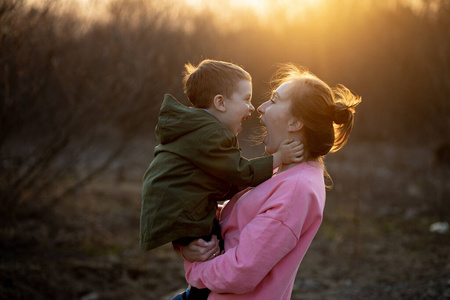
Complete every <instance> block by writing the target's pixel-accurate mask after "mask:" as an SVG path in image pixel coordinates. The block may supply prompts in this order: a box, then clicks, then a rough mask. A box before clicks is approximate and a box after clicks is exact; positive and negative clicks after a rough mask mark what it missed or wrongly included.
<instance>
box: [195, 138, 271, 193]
mask: <svg viewBox="0 0 450 300" xmlns="http://www.w3.org/2000/svg"><path fill="white" fill-rule="evenodd" d="M193 147H195V148H194V149H193V150H194V151H193V153H191V154H190V155H189V158H190V159H191V161H192V162H193V163H194V164H195V165H196V166H197V167H199V168H200V169H202V170H203V171H205V172H207V173H209V174H211V175H212V176H215V177H217V178H220V179H222V180H224V181H227V182H229V183H231V184H232V185H235V186H238V187H248V186H256V185H258V184H260V183H262V182H263V181H265V180H267V179H269V178H270V177H272V173H273V157H272V156H264V157H259V158H256V159H252V160H248V159H246V158H244V157H242V156H241V151H240V150H239V147H238V141H237V138H236V136H235V135H234V134H233V133H232V132H231V131H229V130H228V129H223V130H215V131H213V132H211V133H209V134H208V135H206V136H204V137H203V138H202V139H201V140H200V141H199V143H198V144H197V145H193Z"/></svg>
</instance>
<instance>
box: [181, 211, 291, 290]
mask: <svg viewBox="0 0 450 300" xmlns="http://www.w3.org/2000/svg"><path fill="white" fill-rule="evenodd" d="M297 241H298V240H297V238H296V236H295V234H294V233H293V232H292V231H291V229H290V228H289V227H287V226H286V225H284V224H283V223H282V222H280V221H278V220H276V219H273V218H270V217H263V216H258V217H256V218H255V219H254V220H253V221H252V222H251V223H249V224H248V225H247V226H246V227H245V229H244V230H243V231H242V233H241V238H240V243H239V245H238V246H237V247H235V248H232V249H229V250H227V251H226V252H225V253H224V254H223V255H220V256H218V257H216V258H214V259H213V260H211V261H207V262H204V263H199V262H194V263H191V262H188V261H185V269H186V279H187V281H188V282H189V283H190V284H191V285H193V286H195V287H197V288H209V289H210V290H212V291H214V292H216V293H235V294H244V293H248V292H250V291H252V290H253V289H254V288H255V287H256V286H257V285H258V284H259V282H261V280H262V279H263V278H264V277H265V276H266V275H267V273H269V272H270V270H271V269H272V267H273V266H274V265H275V264H276V263H277V262H279V261H280V260H281V259H282V258H283V257H284V256H285V255H286V254H287V253H289V252H290V251H291V250H292V249H293V248H294V247H295V245H296V244H297Z"/></svg>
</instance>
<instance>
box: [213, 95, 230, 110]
mask: <svg viewBox="0 0 450 300" xmlns="http://www.w3.org/2000/svg"><path fill="white" fill-rule="evenodd" d="M213 103H214V107H215V109H217V110H218V111H221V112H225V111H226V110H227V106H226V104H225V98H224V97H223V96H222V95H220V94H218V95H216V96H215V97H214V100H213Z"/></svg>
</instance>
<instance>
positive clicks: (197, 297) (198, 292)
mask: <svg viewBox="0 0 450 300" xmlns="http://www.w3.org/2000/svg"><path fill="white" fill-rule="evenodd" d="M209 293H211V291H210V290H208V289H198V288H196V287H193V286H191V287H190V288H189V294H188V296H187V298H186V299H187V300H206V299H208V295H209Z"/></svg>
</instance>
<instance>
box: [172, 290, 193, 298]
mask: <svg viewBox="0 0 450 300" xmlns="http://www.w3.org/2000/svg"><path fill="white" fill-rule="evenodd" d="M187 291H189V290H186V291H184V292H182V293H180V294H178V295H176V296H175V297H173V298H172V299H171V300H187V296H186V294H187V293H186V292H187Z"/></svg>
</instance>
